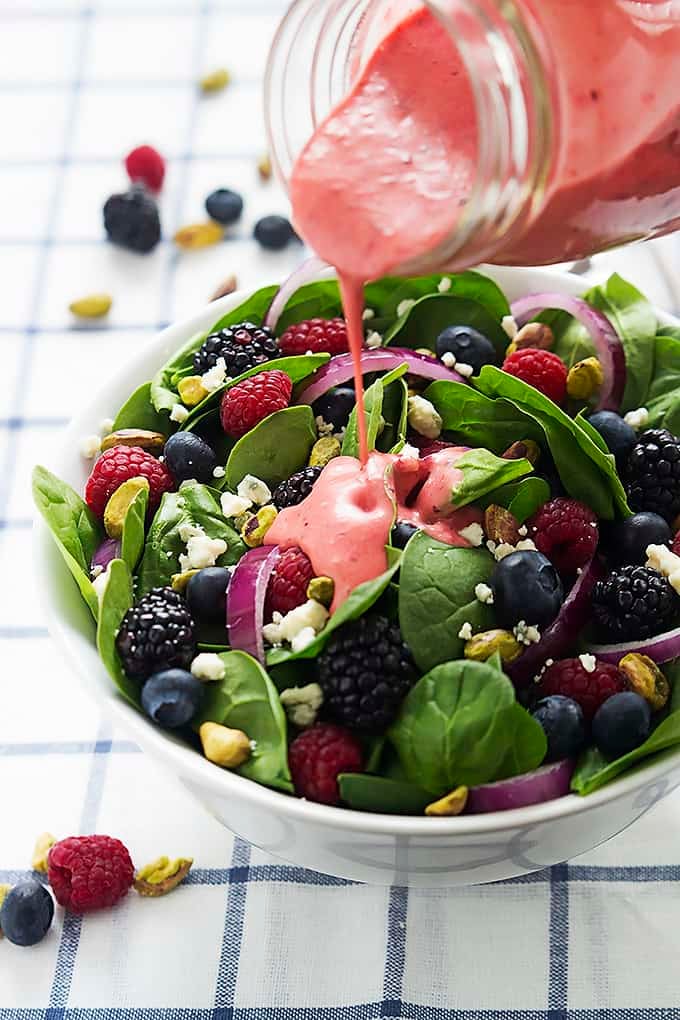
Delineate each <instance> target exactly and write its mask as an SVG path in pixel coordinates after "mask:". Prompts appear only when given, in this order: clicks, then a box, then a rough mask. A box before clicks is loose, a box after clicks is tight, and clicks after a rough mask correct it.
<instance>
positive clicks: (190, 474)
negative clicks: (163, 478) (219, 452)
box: [163, 432, 217, 482]
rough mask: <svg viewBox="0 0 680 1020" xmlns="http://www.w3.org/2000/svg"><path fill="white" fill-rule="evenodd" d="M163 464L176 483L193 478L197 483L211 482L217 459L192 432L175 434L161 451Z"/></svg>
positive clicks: (209, 448) (206, 445)
mask: <svg viewBox="0 0 680 1020" xmlns="http://www.w3.org/2000/svg"><path fill="white" fill-rule="evenodd" d="M163 456H164V457H165V463H166V464H167V466H168V469H169V471H170V474H171V475H172V477H173V478H174V479H175V481H176V482H186V481H187V479H189V478H195V479H196V481H197V482H211V481H212V480H213V471H214V470H215V468H216V467H217V457H216V456H215V454H214V452H213V450H212V449H211V447H209V446H208V444H207V443H206V442H205V440H204V439H200V438H199V437H198V436H195V435H194V434H193V432H175V434H174V436H170V438H169V439H168V441H167V443H166V444H165V449H164V450H163Z"/></svg>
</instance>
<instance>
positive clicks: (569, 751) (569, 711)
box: [531, 694, 586, 761]
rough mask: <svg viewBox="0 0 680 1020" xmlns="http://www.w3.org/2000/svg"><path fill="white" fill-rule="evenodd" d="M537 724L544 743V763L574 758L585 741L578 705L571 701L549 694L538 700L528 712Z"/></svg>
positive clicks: (584, 731)
mask: <svg viewBox="0 0 680 1020" xmlns="http://www.w3.org/2000/svg"><path fill="white" fill-rule="evenodd" d="M531 714H532V715H533V717H534V719H535V720H536V721H537V722H539V723H540V724H541V726H542V727H543V730H544V731H545V735H546V737H547V740H548V752H547V754H546V757H545V760H546V761H560V760H561V759H562V758H574V757H575V756H576V755H577V754H578V753H579V751H580V750H581V749H582V748H583V746H584V744H585V742H586V724H585V721H584V719H583V711H582V709H581V706H580V705H579V704H577V702H575V701H573V700H572V699H571V698H565V697H563V696H562V695H561V694H552V695H551V696H550V697H549V698H542V699H541V700H540V701H539V702H538V703H537V705H536V707H535V708H534V710H533V712H532V713H531Z"/></svg>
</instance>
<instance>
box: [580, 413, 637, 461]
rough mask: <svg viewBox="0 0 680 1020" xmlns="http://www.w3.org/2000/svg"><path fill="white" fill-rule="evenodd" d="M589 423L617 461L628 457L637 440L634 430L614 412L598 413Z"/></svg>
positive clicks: (591, 416) (592, 416)
mask: <svg viewBox="0 0 680 1020" xmlns="http://www.w3.org/2000/svg"><path fill="white" fill-rule="evenodd" d="M588 421H589V422H590V424H591V425H592V426H593V428H594V429H597V431H598V432H599V433H600V435H601V436H602V438H603V439H604V441H605V443H606V444H607V449H608V450H609V452H610V453H613V454H614V456H615V457H616V459H617V460H622V459H623V458H625V457H627V456H628V454H629V453H630V451H631V450H632V449H633V447H634V446H635V441H636V439H637V437H636V435H635V432H634V430H633V429H632V428H631V426H630V425H627V424H626V422H625V421H624V420H623V418H622V417H621V415H619V414H615V413H614V411H596V412H595V414H591V415H590V417H589V418H588Z"/></svg>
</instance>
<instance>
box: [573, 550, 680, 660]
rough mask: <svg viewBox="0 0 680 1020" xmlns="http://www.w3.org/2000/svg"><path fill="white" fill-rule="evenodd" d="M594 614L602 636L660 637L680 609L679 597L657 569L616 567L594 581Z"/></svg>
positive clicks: (623, 638) (631, 638)
mask: <svg viewBox="0 0 680 1020" xmlns="http://www.w3.org/2000/svg"><path fill="white" fill-rule="evenodd" d="M592 602H593V614H594V616H595V621H596V623H597V624H598V627H599V629H600V631H601V632H602V633H603V634H604V635H605V637H608V638H612V639H614V640H616V641H635V640H637V639H638V638H648V637H652V636H653V635H654V634H661V633H662V631H664V630H665V629H666V628H667V626H669V625H670V623H671V621H672V620H673V618H674V617H675V616H676V615H677V613H678V610H680V598H678V596H677V595H676V593H675V592H674V591H673V589H672V588H671V586H670V584H669V583H668V581H667V580H666V578H665V577H663V576H662V575H661V574H659V573H657V571H656V570H651V569H650V568H649V567H641V566H631V565H628V566H625V567H617V568H616V569H615V570H612V571H611V573H610V574H609V575H608V576H607V577H606V578H605V579H604V580H603V581H597V582H596V584H595V586H594V588H593V595H592Z"/></svg>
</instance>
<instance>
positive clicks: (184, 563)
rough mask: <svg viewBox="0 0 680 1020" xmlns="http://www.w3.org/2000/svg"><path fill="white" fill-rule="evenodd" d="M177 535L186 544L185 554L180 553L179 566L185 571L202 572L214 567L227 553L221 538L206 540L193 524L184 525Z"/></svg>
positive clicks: (199, 529)
mask: <svg viewBox="0 0 680 1020" xmlns="http://www.w3.org/2000/svg"><path fill="white" fill-rule="evenodd" d="M179 535H180V538H181V539H182V541H183V542H186V546H187V551H186V553H180V556H179V566H180V570H181V571H182V573H184V571H185V570H203V568H204V567H214V566H215V563H216V561H217V560H218V558H219V557H220V556H222V555H223V554H224V553H225V552H226V551H227V543H226V542H225V541H224V539H222V538H208V536H207V535H206V533H205V532H204V531H203V529H202V528H199V527H197V526H196V525H195V524H184V525H181V526H180V528H179Z"/></svg>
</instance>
